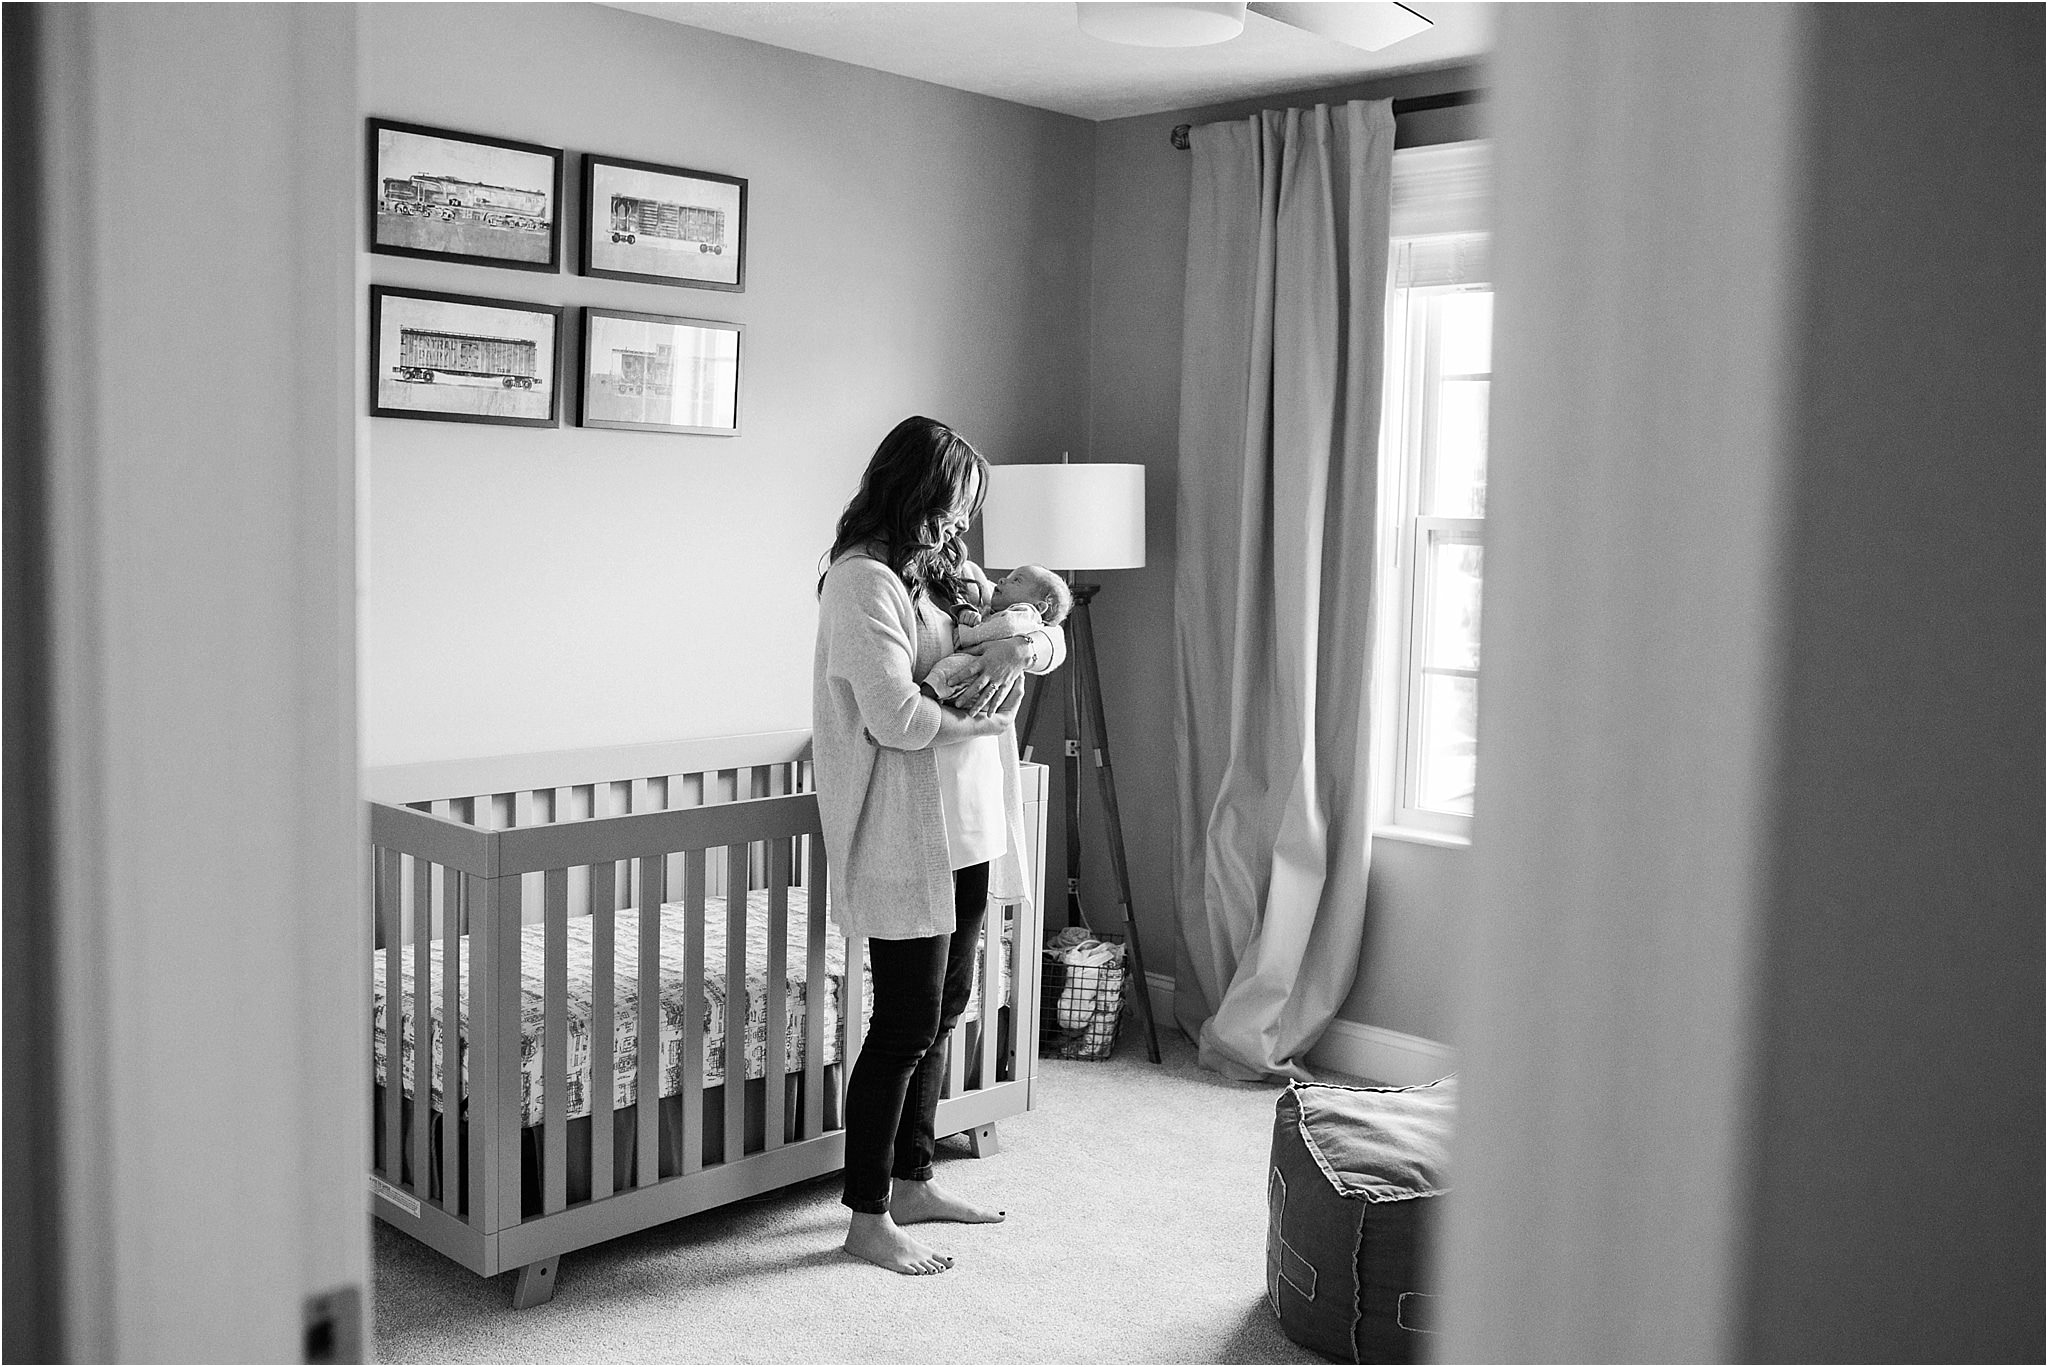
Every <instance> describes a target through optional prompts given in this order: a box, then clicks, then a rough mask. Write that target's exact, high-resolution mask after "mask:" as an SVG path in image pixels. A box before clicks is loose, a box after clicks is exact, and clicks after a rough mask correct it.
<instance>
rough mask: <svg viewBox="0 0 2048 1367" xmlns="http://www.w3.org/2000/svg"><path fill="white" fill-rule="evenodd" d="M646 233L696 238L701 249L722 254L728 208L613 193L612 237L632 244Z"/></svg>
mask: <svg viewBox="0 0 2048 1367" xmlns="http://www.w3.org/2000/svg"><path fill="white" fill-rule="evenodd" d="M642 237H650V238H656V239H667V240H668V241H671V242H679V243H689V242H694V243H696V244H697V250H698V251H700V252H709V253H711V254H712V255H714V256H720V255H723V254H724V252H725V210H723V209H705V208H700V207H698V206H697V205H694V204H669V203H666V202H664V201H662V200H658V199H642V198H640V197H639V196H637V195H613V196H612V241H613V242H615V243H626V244H628V245H631V244H632V243H635V242H638V241H639V240H640V239H641V238H642Z"/></svg>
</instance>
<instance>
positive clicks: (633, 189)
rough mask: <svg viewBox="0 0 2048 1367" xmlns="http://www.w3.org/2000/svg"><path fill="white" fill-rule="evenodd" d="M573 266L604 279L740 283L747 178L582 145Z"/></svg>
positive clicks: (715, 286)
mask: <svg viewBox="0 0 2048 1367" xmlns="http://www.w3.org/2000/svg"><path fill="white" fill-rule="evenodd" d="M581 226H582V229H583V234H582V237H583V245H582V251H581V253H580V254H579V255H580V260H579V269H580V270H581V272H582V273H583V274H584V275H591V276H598V277H601V278H603V279H607V280H637V281H640V282H641V283H643V284H649V285H680V286H683V287H685V288H689V289H703V290H731V291H733V292H735V293H738V292H741V291H744V290H745V289H746V287H747V182H746V181H745V180H743V179H741V178H740V177H738V176H727V175H719V174H717V173H715V172H711V171H692V170H689V169H687V168H685V167H681V166H663V165H660V164H659V163H656V162H651V161H626V160H624V159H622V158H619V157H602V156H597V155H595V154H590V153H586V154H585V155H584V158H583V209H582V218H581Z"/></svg>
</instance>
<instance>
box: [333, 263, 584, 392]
mask: <svg viewBox="0 0 2048 1367" xmlns="http://www.w3.org/2000/svg"><path fill="white" fill-rule="evenodd" d="M562 313H563V307H562V305H560V304H535V303H530V302H528V301H526V300H523V299H492V298H486V297H484V296H482V295H474V294H446V293H443V292H441V291H438V290H414V289H399V288H397V287H396V286H391V285H372V286H370V345H369V352H370V416H371V417H373V418H420V419H425V420H427V421H430V422H480V423H492V424H496V425H498V426H501V427H558V426H560V425H561V413H562V403H561V395H562ZM409 322H410V323H412V324H415V326H412V327H408V326H407V324H408V323H409ZM408 333H411V334H412V336H411V337H410V338H408V336H407V334H408ZM522 344H524V345H522ZM536 389H539V390H541V391H542V393H541V394H535V393H534V392H533V391H534V390H536ZM542 399H544V400H545V408H544V410H543V409H538V408H537V407H536V401H538V400H542ZM400 400H402V402H401V401H400Z"/></svg>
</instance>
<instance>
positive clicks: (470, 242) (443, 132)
mask: <svg viewBox="0 0 2048 1367" xmlns="http://www.w3.org/2000/svg"><path fill="white" fill-rule="evenodd" d="M365 125H366V132H367V136H368V140H369V156H368V160H367V165H368V168H369V170H368V175H369V184H368V186H367V193H366V195H365V198H366V200H367V206H366V207H367V212H368V214H369V224H370V237H369V242H370V250H371V251H373V252H376V253H378V254H380V255H383V256H410V257H417V258H421V259H424V260H428V261H459V262H462V263H463V264H465V265H473V266H496V267H499V268H500V269H503V270H513V271H548V272H554V271H559V270H560V269H561V268H562V190H563V153H562V149H561V148H559V147H543V146H541V145H539V144H537V143H530V142H514V141H512V140H511V139H509V138H493V137H487V136H485V135H483V134H481V133H461V132H457V131H455V130H453V129H448V128H430V127H427V126H426V125H424V124H415V123H399V122H397V121H395V120H392V119H377V118H373V119H368V120H365Z"/></svg>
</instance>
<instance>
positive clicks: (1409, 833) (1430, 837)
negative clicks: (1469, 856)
mask: <svg viewBox="0 0 2048 1367" xmlns="http://www.w3.org/2000/svg"><path fill="white" fill-rule="evenodd" d="M1372 838H1373V839H1374V840H1405V841H1407V842H1408V843H1409V844H1411V845H1436V846H1440V847H1441V848H1443V849H1447V850H1469V849H1471V848H1472V837H1470V836H1468V835H1452V834H1451V833H1450V832H1448V831H1425V830H1423V829H1422V828H1421V827H1419V826H1375V827H1373V828H1372Z"/></svg>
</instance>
